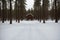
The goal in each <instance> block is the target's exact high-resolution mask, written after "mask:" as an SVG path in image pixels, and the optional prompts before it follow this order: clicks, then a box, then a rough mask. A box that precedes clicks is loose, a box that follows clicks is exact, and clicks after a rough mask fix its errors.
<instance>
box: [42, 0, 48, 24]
mask: <svg viewBox="0 0 60 40" xmlns="http://www.w3.org/2000/svg"><path fill="white" fill-rule="evenodd" d="M48 6H49V0H43V5H42V9H43V17H42V18H43V23H45V20H46V18H47V17H48V15H47V14H48Z"/></svg>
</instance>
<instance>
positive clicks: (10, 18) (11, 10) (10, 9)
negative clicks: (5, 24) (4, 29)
mask: <svg viewBox="0 0 60 40" xmlns="http://www.w3.org/2000/svg"><path fill="white" fill-rule="evenodd" d="M10 24H12V4H11V0H10Z"/></svg>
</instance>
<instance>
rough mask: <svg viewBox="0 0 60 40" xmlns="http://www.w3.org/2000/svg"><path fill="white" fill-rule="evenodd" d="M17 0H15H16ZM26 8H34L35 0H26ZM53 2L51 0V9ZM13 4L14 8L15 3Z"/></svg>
mask: <svg viewBox="0 0 60 40" xmlns="http://www.w3.org/2000/svg"><path fill="white" fill-rule="evenodd" d="M14 1H15V0H14ZM12 3H13V2H12ZM26 4H27V5H26V10H28V9H31V8H33V5H34V0H26ZM51 4H52V2H51V0H50V9H51V6H52V5H51ZM7 5H8V8H9V4H7ZM12 5H13V9H14V3H13V4H12Z"/></svg>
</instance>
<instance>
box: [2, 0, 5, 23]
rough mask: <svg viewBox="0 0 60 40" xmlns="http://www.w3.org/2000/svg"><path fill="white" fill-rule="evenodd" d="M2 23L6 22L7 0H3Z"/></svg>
mask: <svg viewBox="0 0 60 40" xmlns="http://www.w3.org/2000/svg"><path fill="white" fill-rule="evenodd" d="M2 8H3V9H2V23H4V20H6V16H5V15H6V14H5V12H6V11H5V8H6V0H2Z"/></svg>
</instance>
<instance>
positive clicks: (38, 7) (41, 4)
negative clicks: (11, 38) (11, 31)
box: [0, 0, 60, 24]
mask: <svg viewBox="0 0 60 40" xmlns="http://www.w3.org/2000/svg"><path fill="white" fill-rule="evenodd" d="M52 1H53V0H51V2H52ZM12 3H14V7H13V4H12ZM25 5H27V4H26V0H15V1H14V0H0V21H2V23H4V21H6V20H9V21H10V24H12V20H16V22H18V23H20V20H25V19H26V15H27V14H29V13H31V14H32V15H33V16H34V18H33V20H38V21H40V22H41V20H43V23H45V21H46V20H48V19H51V20H55V22H56V23H58V20H59V19H60V2H59V0H54V1H53V2H52V4H51V8H50V1H49V0H34V5H33V9H29V10H26V7H25ZM13 8H14V9H13Z"/></svg>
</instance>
